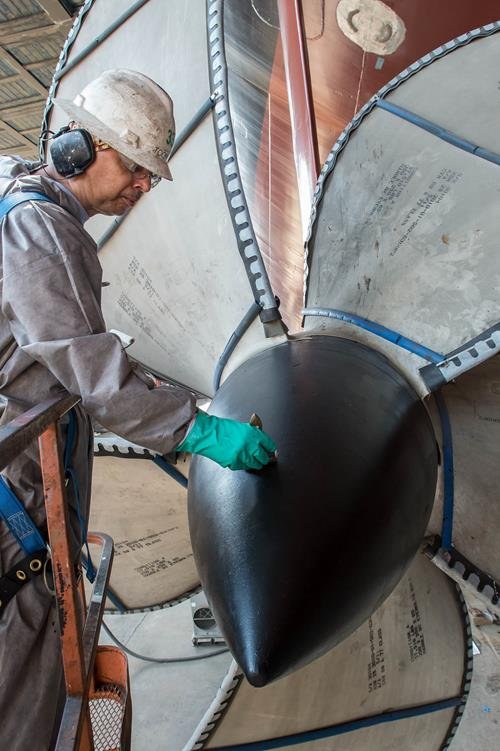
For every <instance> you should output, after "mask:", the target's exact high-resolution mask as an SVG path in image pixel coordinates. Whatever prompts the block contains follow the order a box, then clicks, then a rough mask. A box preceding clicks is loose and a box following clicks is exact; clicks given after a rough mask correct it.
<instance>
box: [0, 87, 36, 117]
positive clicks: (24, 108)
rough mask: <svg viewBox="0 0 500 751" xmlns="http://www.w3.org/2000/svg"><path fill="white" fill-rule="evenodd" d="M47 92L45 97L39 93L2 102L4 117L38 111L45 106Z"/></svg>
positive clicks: (0, 109) (1, 107)
mask: <svg viewBox="0 0 500 751" xmlns="http://www.w3.org/2000/svg"><path fill="white" fill-rule="evenodd" d="M46 98H47V92H45V95H44V97H43V98H40V97H39V96H38V94H37V95H33V96H28V97H23V98H22V99H12V100H11V101H10V102H4V103H3V104H0V114H1V115H2V117H17V116H18V115H28V114H30V113H31V112H38V111H39V108H40V107H42V109H43V107H45V101H46Z"/></svg>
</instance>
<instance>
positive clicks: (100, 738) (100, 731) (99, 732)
mask: <svg viewBox="0 0 500 751" xmlns="http://www.w3.org/2000/svg"><path fill="white" fill-rule="evenodd" d="M125 700H126V695H125V690H124V689H123V688H122V687H121V686H118V685H116V684H108V683H105V684H102V685H101V686H99V688H97V689H96V691H95V692H94V693H93V694H92V698H91V699H90V700H89V711H90V719H91V722H92V735H93V740H94V749H95V751H120V749H121V736H122V723H123V718H124V714H125Z"/></svg>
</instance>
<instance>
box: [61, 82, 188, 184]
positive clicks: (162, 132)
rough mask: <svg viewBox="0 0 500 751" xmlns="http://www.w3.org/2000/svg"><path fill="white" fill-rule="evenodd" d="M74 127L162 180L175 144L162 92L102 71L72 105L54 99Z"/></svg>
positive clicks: (167, 175) (152, 85)
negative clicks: (82, 130)
mask: <svg viewBox="0 0 500 751" xmlns="http://www.w3.org/2000/svg"><path fill="white" fill-rule="evenodd" d="M54 103H55V104H57V105H59V107H61V108H62V109H63V110H64V112H66V114H67V115H69V117H70V118H71V119H72V120H74V121H75V122H76V123H77V124H78V125H79V126H80V127H82V128H84V129H85V130H88V131H89V133H90V134H91V135H93V136H95V137H96V138H100V139H101V141H105V142H106V143H107V144H109V145H110V146H112V147H113V148H114V149H116V151H119V152H120V154H124V155H125V156H126V157H128V158H129V159H131V160H132V161H134V162H136V163H137V164H139V165H140V166H141V167H145V168H146V169H148V170H149V171H150V172H152V173H153V174H155V175H159V176H160V177H165V178H166V179H167V180H171V179H172V175H171V174H170V169H169V168H168V165H167V161H168V157H169V155H170V151H171V150H172V146H173V143H174V138H175V121H174V112H173V103H172V100H171V98H170V97H169V95H168V94H167V92H166V91H164V90H163V89H162V88H161V86H158V84H157V83H155V82H154V81H152V80H151V79H150V78H148V77H147V76H145V75H143V74H142V73H137V72H136V71H134V70H123V69H115V70H107V71H105V72H104V73H102V74H101V75H100V76H99V77H98V78H96V79H94V80H93V81H91V82H90V83H89V84H87V86H85V88H84V89H83V91H82V92H81V93H80V94H77V95H76V97H75V98H74V100H73V101H72V102H70V101H69V99H59V98H57V99H54Z"/></svg>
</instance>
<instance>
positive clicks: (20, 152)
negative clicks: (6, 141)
mask: <svg viewBox="0 0 500 751" xmlns="http://www.w3.org/2000/svg"><path fill="white" fill-rule="evenodd" d="M0 153H1V154H2V156H22V157H24V158H26V159H35V158H36V157H37V148H36V145H35V144H34V143H33V144H31V148H28V146H21V145H19V146H9V147H8V148H0Z"/></svg>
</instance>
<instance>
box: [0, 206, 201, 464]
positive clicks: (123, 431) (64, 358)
mask: <svg viewBox="0 0 500 751" xmlns="http://www.w3.org/2000/svg"><path fill="white" fill-rule="evenodd" d="M3 225H4V226H3V227H2V241H3V271H4V276H3V310H4V313H5V315H6V316H7V318H8V320H9V323H10V327H11V331H12V334H13V336H14V338H15V340H16V341H17V343H18V345H19V347H20V348H21V349H22V350H23V351H24V352H25V353H26V354H28V355H29V356H30V357H31V358H32V359H33V360H35V361H37V362H38V363H41V364H42V365H43V366H45V367H46V368H47V369H48V370H49V371H50V372H51V373H52V374H53V376H54V377H55V378H56V379H57V381H58V382H59V383H60V384H61V385H62V386H63V387H64V388H65V389H66V390H67V391H69V392H70V393H71V394H75V395H79V396H81V398H82V404H83V406H84V408H85V409H86V410H87V411H88V413H89V414H90V415H91V416H92V417H94V418H95V419H96V420H98V422H99V423H101V424H102V425H103V426H104V427H105V428H107V429H108V430H111V431H113V432H115V433H117V434H118V435H121V436H123V437H124V438H126V439H128V440H130V441H133V442H135V443H138V444H140V445H142V446H145V447H146V448H149V449H152V450H154V451H159V452H161V453H168V452H169V451H171V450H172V449H173V448H174V447H175V446H176V445H177V444H178V443H180V441H181V440H182V439H183V438H184V436H185V434H186V431H187V429H188V427H189V425H190V422H191V420H192V418H193V415H194V412H195V399H194V396H193V395H192V394H191V393H190V392H189V391H187V390H184V389H181V388H177V387H170V386H162V387H160V388H154V384H153V382H152V381H151V379H149V378H148V377H147V375H146V374H145V373H144V372H143V371H142V369H141V368H136V367H133V366H132V365H131V363H130V362H129V359H128V357H127V355H126V353H125V352H124V350H123V347H122V344H121V342H120V340H119V339H118V338H117V337H116V336H115V335H114V334H110V333H107V332H106V330H105V323H104V320H103V316H102V312H101V308H100V302H99V300H98V299H97V297H96V290H99V289H100V282H101V268H100V264H99V262H98V260H97V257H96V249H95V244H94V243H93V241H92V240H91V239H90V237H89V235H88V234H87V233H86V232H85V231H84V230H83V228H82V227H81V225H80V224H79V223H78V222H77V221H76V220H75V219H73V217H72V216H70V215H68V214H67V212H65V211H64V210H62V209H61V208H60V207H58V206H54V205H48V204H43V205H40V204H29V205H28V206H27V207H26V206H24V207H17V208H16V209H14V210H13V211H12V212H11V213H10V214H9V216H8V217H6V219H5V220H4V222H3Z"/></svg>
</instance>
